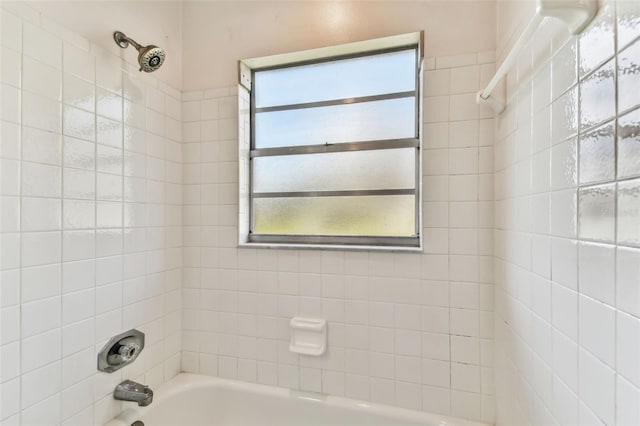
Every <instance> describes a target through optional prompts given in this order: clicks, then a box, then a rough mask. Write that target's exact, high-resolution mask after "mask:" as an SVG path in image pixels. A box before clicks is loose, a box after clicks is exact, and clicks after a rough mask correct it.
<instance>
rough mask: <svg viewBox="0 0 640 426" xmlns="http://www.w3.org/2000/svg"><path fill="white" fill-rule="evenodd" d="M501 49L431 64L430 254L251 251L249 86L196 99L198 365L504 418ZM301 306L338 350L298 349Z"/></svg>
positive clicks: (188, 348) (191, 246)
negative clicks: (492, 108) (482, 91)
mask: <svg viewBox="0 0 640 426" xmlns="http://www.w3.org/2000/svg"><path fill="white" fill-rule="evenodd" d="M493 56H494V55H493V53H491V52H483V53H479V54H470V55H462V56H456V57H447V58H435V60H433V58H432V59H431V60H426V61H425V62H426V64H427V68H428V70H427V71H426V72H425V85H426V87H425V98H424V104H425V115H424V119H425V120H424V121H425V124H424V127H425V137H424V148H425V149H424V188H425V193H424V223H425V228H424V229H423V232H424V233H425V239H424V240H425V246H426V248H425V253H424V254H423V255H420V254H412V253H380V252H362V251H360V252H354V251H317V250H273V249H254V248H237V241H238V190H237V187H238V136H240V137H243V136H244V135H245V133H244V131H243V129H241V130H240V134H239V132H238V102H239V101H240V110H241V111H243V110H246V108H247V103H246V102H247V100H246V96H245V95H244V94H243V92H242V91H240V95H239V94H238V89H237V88H235V87H234V88H228V89H219V90H214V91H204V92H189V93H184V94H183V98H182V99H183V103H182V114H183V115H182V116H183V121H184V122H183V129H182V131H183V142H184V144H183V159H184V174H183V182H184V205H183V218H184V224H185V226H184V234H183V239H184V258H183V264H184V275H183V286H184V288H183V307H184V309H183V318H182V320H183V333H182V350H183V353H182V369H183V370H185V371H190V372H200V373H203V374H212V375H219V376H222V377H231V378H236V379H240V380H245V381H250V382H258V383H263V384H269V385H276V386H283V387H288V388H292V389H302V390H307V391H315V392H325V393H330V394H335V395H345V396H347V397H352V398H357V399H364V400H371V401H376V402H381V403H385V404H393V405H398V406H402V407H408V408H414V409H422V410H427V411H435V412H438V413H444V414H453V415H456V416H462V417H466V418H472V419H477V420H485V421H489V422H492V421H493V415H494V414H493V413H494V402H493V395H494V390H493V343H492V339H493V285H492V282H493V276H492V267H493V262H492V246H493V235H492V231H491V229H492V227H493V190H492V181H493V178H492V171H493V126H494V123H493V119H492V118H491V114H490V113H489V112H488V111H485V110H482V109H480V108H478V107H477V106H476V104H475V101H474V96H475V95H474V93H475V92H476V91H477V90H478V88H479V86H480V84H481V83H482V82H486V79H487V78H488V77H490V76H491V71H492V70H493V67H494V65H493V61H494V58H493ZM294 315H307V316H319V317H324V318H327V319H328V320H329V348H328V352H327V354H326V355H325V356H323V357H322V358H312V357H306V356H299V355H293V354H290V353H289V351H288V338H289V337H288V336H289V331H288V327H287V325H288V321H289V319H290V318H291V317H292V316H294Z"/></svg>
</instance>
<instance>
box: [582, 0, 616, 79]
mask: <svg viewBox="0 0 640 426" xmlns="http://www.w3.org/2000/svg"><path fill="white" fill-rule="evenodd" d="M614 12H615V4H614V3H611V2H609V3H605V4H604V5H603V6H602V7H601V8H600V10H599V11H598V14H597V16H596V17H595V19H594V20H593V21H592V23H591V24H589V27H588V28H587V29H586V30H585V31H584V32H583V33H582V34H580V40H579V44H580V52H579V55H578V56H579V57H580V64H579V65H580V75H581V76H584V75H585V74H587V73H589V72H590V71H592V70H593V69H595V68H596V67H597V66H598V65H599V64H601V63H602V62H604V61H605V60H607V59H609V58H610V57H612V56H613V54H614V53H615V50H616V47H615V26H616V23H615V19H614Z"/></svg>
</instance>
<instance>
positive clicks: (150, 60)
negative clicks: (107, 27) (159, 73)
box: [113, 31, 165, 72]
mask: <svg viewBox="0 0 640 426" xmlns="http://www.w3.org/2000/svg"><path fill="white" fill-rule="evenodd" d="M113 39H114V40H115V41H116V44H117V45H118V46H120V47H122V48H123V49H126V48H127V47H129V44H132V45H133V47H135V48H136V49H137V50H138V63H139V64H140V71H144V72H154V71H155V70H157V69H158V68H160V67H161V66H162V64H163V63H164V57H165V53H164V50H162V49H161V48H159V47H158V46H154V45H149V46H140V45H139V44H138V43H136V41H135V40H133V39H131V38H129V37H127V36H126V35H124V33H122V32H120V31H116V32H115V33H113Z"/></svg>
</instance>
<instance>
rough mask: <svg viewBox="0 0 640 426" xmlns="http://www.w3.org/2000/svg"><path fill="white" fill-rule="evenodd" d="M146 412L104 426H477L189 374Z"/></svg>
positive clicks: (476, 425)
mask: <svg viewBox="0 0 640 426" xmlns="http://www.w3.org/2000/svg"><path fill="white" fill-rule="evenodd" d="M157 395H158V398H156V401H154V403H153V404H151V406H149V407H144V408H139V407H135V406H132V408H129V409H127V410H125V411H124V412H123V413H122V414H121V415H120V416H119V417H118V418H117V419H115V420H114V421H113V422H111V423H108V424H107V426H130V425H131V424H132V423H134V422H135V421H142V422H144V423H145V425H146V426H183V425H189V426H232V425H233V426H258V425H260V426H316V425H317V426H320V425H322V426H364V425H367V426H400V425H403V426H404V425H406V426H414V425H416V426H417V425H422V426H436V425H443V424H446V425H450V426H481V424H480V423H475V422H468V421H464V420H458V419H453V418H449V417H444V416H434V415H432V414H429V413H424V412H417V411H413V410H405V409H400V408H395V407H387V406H383V405H378V404H372V403H367V402H359V401H355V400H350V399H346V398H338V397H332V396H327V395H321V394H313V393H301V392H295V391H290V390H286V389H281V388H274V387H270V386H261V385H255V384H247V383H242V382H236V381H230V380H222V379H217V378H212V377H205V376H199V375H193V374H180V375H179V376H177V377H175V378H174V379H172V380H171V381H170V382H168V383H167V384H165V385H164V386H162V387H161V388H159V389H158V391H157Z"/></svg>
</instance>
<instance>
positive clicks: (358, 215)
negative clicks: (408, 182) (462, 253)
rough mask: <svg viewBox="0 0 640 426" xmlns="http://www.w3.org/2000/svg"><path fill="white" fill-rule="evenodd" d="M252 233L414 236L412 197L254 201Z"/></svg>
mask: <svg viewBox="0 0 640 426" xmlns="http://www.w3.org/2000/svg"><path fill="white" fill-rule="evenodd" d="M253 214H254V224H255V227H254V230H253V231H254V232H255V233H258V234H285V235H295V234H301V235H340V236H348V235H351V236H403V237H404V236H413V235H414V234H415V222H414V221H415V198H414V196H413V195H388V196H365V197H317V198H311V197H305V198H255V199H254V200H253Z"/></svg>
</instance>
